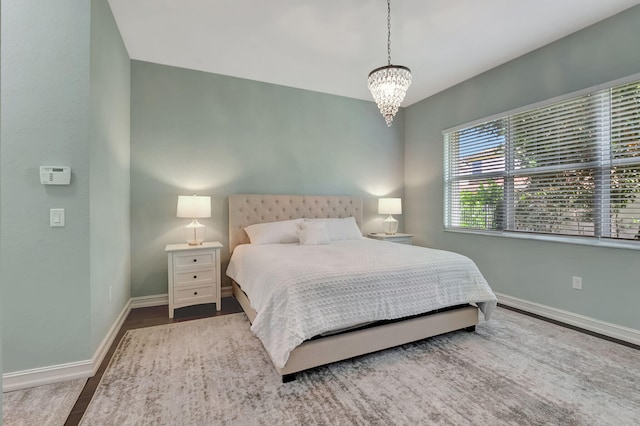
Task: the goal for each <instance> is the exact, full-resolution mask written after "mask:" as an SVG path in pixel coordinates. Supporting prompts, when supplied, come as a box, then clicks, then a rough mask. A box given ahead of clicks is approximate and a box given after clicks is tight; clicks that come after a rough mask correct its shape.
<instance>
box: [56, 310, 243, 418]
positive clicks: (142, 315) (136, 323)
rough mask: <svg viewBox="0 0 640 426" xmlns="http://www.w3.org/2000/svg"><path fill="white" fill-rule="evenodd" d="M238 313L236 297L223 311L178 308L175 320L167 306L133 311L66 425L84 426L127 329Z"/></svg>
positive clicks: (88, 383)
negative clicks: (89, 406) (85, 416)
mask: <svg viewBox="0 0 640 426" xmlns="http://www.w3.org/2000/svg"><path fill="white" fill-rule="evenodd" d="M237 312H242V308H241V307H240V304H238V302H237V301H236V299H235V298H234V297H225V298H223V299H222V309H221V310H220V311H216V309H215V304H206V305H196V306H188V307H186V308H180V309H177V310H176V311H175V315H174V318H173V319H172V318H169V311H168V307H167V305H164V306H153V307H150V308H138V309H133V310H131V312H130V313H129V316H127V319H126V320H125V321H124V324H123V325H122V328H121V329H120V331H119V332H118V335H117V336H116V338H115V339H114V341H113V344H112V345H111V347H110V348H109V351H108V352H107V355H106V356H105V357H104V360H103V361H102V364H100V368H99V369H98V372H97V373H96V375H95V376H93V377H90V378H89V380H87V384H86V385H85V386H84V389H83V390H82V393H81V394H80V397H79V398H78V400H77V401H76V404H75V405H74V406H73V409H72V410H71V413H70V414H69V417H68V418H67V421H66V422H65V426H72V425H77V424H78V423H80V419H82V416H83V415H84V412H85V410H86V409H87V406H88V405H89V402H90V401H91V398H93V394H94V393H95V391H96V388H97V387H98V384H99V383H100V379H101V378H102V375H103V374H104V371H105V370H106V369H107V365H109V361H110V360H111V357H112V356H113V353H114V352H115V350H116V348H117V347H118V343H120V339H122V336H124V333H125V332H126V331H127V330H134V329H136V328H144V327H153V326H154V325H163V324H171V323H174V322H181V321H191V320H195V319H200V318H208V317H215V316H219V315H229V314H235V313H237Z"/></svg>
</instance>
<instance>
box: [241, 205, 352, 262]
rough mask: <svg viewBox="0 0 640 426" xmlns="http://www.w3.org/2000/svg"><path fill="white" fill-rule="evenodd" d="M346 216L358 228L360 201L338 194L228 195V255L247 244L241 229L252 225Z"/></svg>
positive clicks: (247, 240) (247, 238)
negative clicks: (351, 217) (352, 220)
mask: <svg viewBox="0 0 640 426" xmlns="http://www.w3.org/2000/svg"><path fill="white" fill-rule="evenodd" d="M349 216H353V217H355V218H356V223H357V224H358V226H359V227H360V229H362V199H360V198H358V197H350V196H340V195H261V194H256V195H246V194H235V195H229V252H230V253H233V249H235V247H236V246H237V245H239V244H247V243H249V237H248V236H247V233H246V232H244V228H245V227H246V226H249V225H253V224H254V223H263V222H275V221H278V220H288V219H298V218H309V219H312V218H323V217H349Z"/></svg>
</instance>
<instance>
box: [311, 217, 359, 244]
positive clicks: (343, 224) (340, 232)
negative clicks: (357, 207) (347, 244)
mask: <svg viewBox="0 0 640 426" xmlns="http://www.w3.org/2000/svg"><path fill="white" fill-rule="evenodd" d="M305 222H323V223H324V224H325V226H326V227H327V232H328V234H329V239H330V240H331V241H342V240H359V239H361V238H362V232H361V231H360V228H358V224H357V223H356V218H355V217H353V216H351V217H345V218H340V219H338V218H327V219H305Z"/></svg>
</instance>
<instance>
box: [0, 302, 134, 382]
mask: <svg viewBox="0 0 640 426" xmlns="http://www.w3.org/2000/svg"><path fill="white" fill-rule="evenodd" d="M130 311H131V299H129V300H128V301H127V303H125V305H124V307H123V308H122V310H121V311H120V314H118V316H117V318H116V320H115V321H114V323H113V324H112V325H111V328H109V331H108V332H107V335H106V336H104V339H102V342H100V345H99V346H98V349H96V351H95V353H94V354H93V357H92V358H91V359H87V360H84V361H76V362H70V363H66V364H58V365H50V366H47V367H41V368H32V369H29V370H22V371H15V372H13V373H6V374H3V375H2V392H10V391H14V390H19V389H25V388H31V387H34V386H42V385H48V384H50V383H57V382H64V381H67V380H75V379H85V378H89V377H91V376H93V375H94V374H96V371H98V368H100V364H102V360H104V357H105V356H106V355H107V352H108V351H109V348H110V347H111V344H112V343H113V341H114V340H115V338H116V336H117V335H118V332H119V331H120V328H121V327H122V324H123V323H124V320H125V319H127V315H129V312H130Z"/></svg>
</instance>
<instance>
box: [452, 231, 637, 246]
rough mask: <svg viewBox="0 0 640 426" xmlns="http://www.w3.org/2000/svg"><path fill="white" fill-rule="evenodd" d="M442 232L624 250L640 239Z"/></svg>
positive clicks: (485, 232) (515, 233)
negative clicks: (613, 239) (621, 239)
mask: <svg viewBox="0 0 640 426" xmlns="http://www.w3.org/2000/svg"><path fill="white" fill-rule="evenodd" d="M443 231H444V232H454V233H457V234H475V235H486V236H490V237H502V238H517V239H521V240H537V241H549V242H552V243H564V244H577V245H582V246H592V247H605V248H616V249H626V250H640V241H626V240H625V241H611V240H605V239H596V238H581V237H570V236H551V235H539V234H525V233H519V232H508V231H479V230H476V229H474V230H471V229H443Z"/></svg>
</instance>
